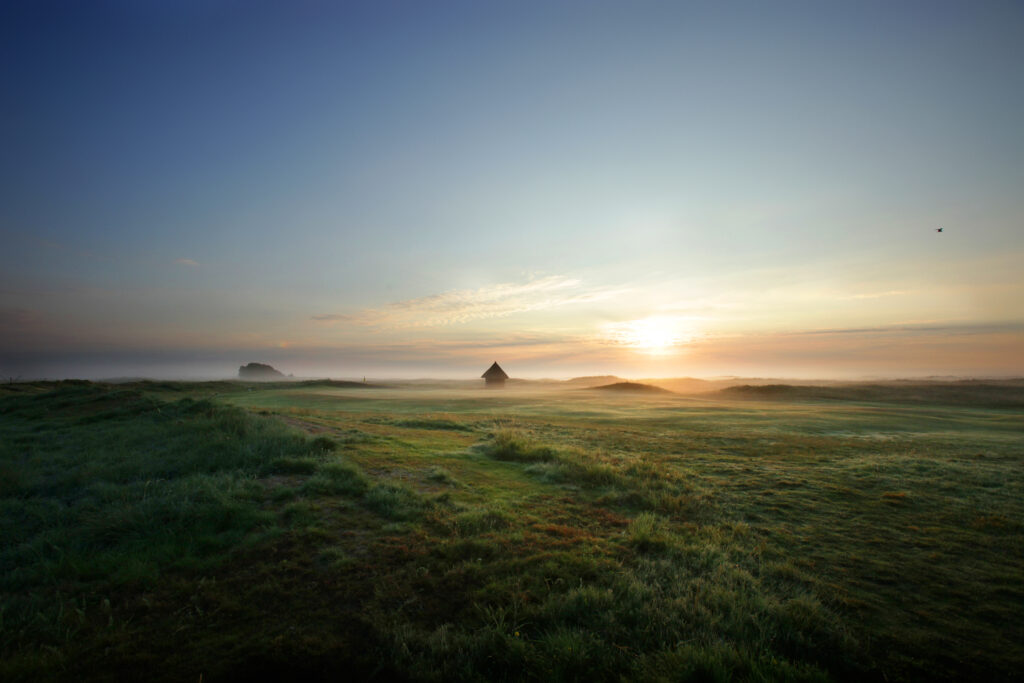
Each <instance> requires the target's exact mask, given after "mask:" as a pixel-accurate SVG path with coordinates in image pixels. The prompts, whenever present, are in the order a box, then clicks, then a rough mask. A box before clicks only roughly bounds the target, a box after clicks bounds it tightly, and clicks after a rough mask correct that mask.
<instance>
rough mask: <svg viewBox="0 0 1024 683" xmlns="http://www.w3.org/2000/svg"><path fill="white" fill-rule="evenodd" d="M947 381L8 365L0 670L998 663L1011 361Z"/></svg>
mask: <svg viewBox="0 0 1024 683" xmlns="http://www.w3.org/2000/svg"><path fill="white" fill-rule="evenodd" d="M950 387H951V385H939V384H936V385H934V386H932V387H931V388H929V386H928V385H924V384H922V385H920V386H916V387H915V388H914V393H913V396H911V395H910V393H908V392H904V393H902V394H901V393H900V392H901V391H903V390H902V389H901V390H898V391H896V390H894V391H895V393H893V394H891V395H888V394H886V393H885V392H883V391H880V390H875V389H871V390H868V389H864V388H859V389H845V390H844V389H843V388H836V389H834V390H830V391H831V392H832V393H830V394H828V396H827V397H824V398H823V397H821V396H820V395H817V396H816V395H814V394H813V392H810V393H807V392H805V393H804V394H800V393H799V392H797V393H796V394H794V393H793V391H788V390H787V391H788V393H787V394H786V396H783V397H782V398H778V397H775V398H772V397H765V396H754V397H751V396H749V395H742V396H737V395H736V393H735V392H715V393H708V394H702V395H691V396H685V395H679V394H670V393H665V394H662V393H651V394H636V393H629V394H612V393H607V392H599V391H594V390H587V389H580V388H577V387H574V386H570V385H568V384H565V383H558V382H548V383H544V382H523V383H521V384H518V385H515V384H514V385H511V386H509V387H508V388H507V389H503V390H485V389H483V388H470V387H468V386H465V385H462V384H458V383H447V384H446V383H434V384H431V383H421V384H398V383H395V384H386V385H380V386H340V385H338V383H330V382H301V383H299V382H296V383H284V382H282V383H274V384H253V383H239V382H207V383H178V382H161V383H155V382H137V383H132V384H121V385H107V384H93V383H88V382H62V383H42V382H40V383H26V384H12V385H7V386H5V387H4V388H3V390H2V393H0V475H2V477H0V505H2V511H3V512H2V518H0V575H2V577H3V578H2V583H0V648H2V650H0V654H2V663H0V678H3V679H4V680H47V679H52V680H115V679H123V678H140V677H145V678H148V679H150V680H198V678H199V677H200V675H202V677H203V678H202V680H204V681H215V680H237V679H246V678H255V677H260V678H262V677H268V676H269V677H276V678H279V679H285V680H287V679H288V678H303V679H324V680H337V679H338V678H342V679H344V678H345V677H346V676H351V677H352V678H353V679H354V680H364V679H373V680H432V681H449V680H527V679H528V680H578V681H592V680H638V681H639V680H644V681H647V680H722V681H726V680H879V681H883V680H884V681H900V680H904V681H910V680H922V681H923V680H954V679H965V678H972V679H975V680H982V679H987V680H1007V681H1008V680H1012V679H1014V678H1015V677H1016V676H1017V675H1018V673H1019V671H1020V670H1021V668H1022V667H1024V645H1022V643H1024V608H1022V606H1024V412H1022V410H1021V409H1020V407H1019V401H1020V398H1021V388H1020V386H1019V384H1016V383H1003V384H993V385H992V387H983V389H984V391H986V392H988V393H987V394H986V396H988V397H989V400H987V402H985V403H984V404H983V405H979V402H978V401H961V400H959V399H957V396H958V395H960V394H957V393H956V392H954V391H952V389H951V388H950ZM953 388H956V387H953ZM930 390H931V391H933V393H932V394H929V393H928V392H929V391H930ZM844 391H845V392H846V393H845V394H844V393H843V392H844ZM957 391H960V389H959V388H957ZM819 394H820V391H819ZM930 395H932V396H934V397H935V400H934V401H929V400H928V399H929V396H930ZM865 398H867V399H869V400H865ZM984 406H987V407H984Z"/></svg>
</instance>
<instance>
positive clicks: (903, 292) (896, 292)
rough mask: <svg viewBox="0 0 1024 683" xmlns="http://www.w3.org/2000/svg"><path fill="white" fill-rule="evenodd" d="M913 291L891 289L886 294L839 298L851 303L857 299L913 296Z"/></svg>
mask: <svg viewBox="0 0 1024 683" xmlns="http://www.w3.org/2000/svg"><path fill="white" fill-rule="evenodd" d="M914 293H915V290H912V289H893V290H889V291H888V292H871V293H867V294H851V295H850V296H841V297H839V299H840V300H842V301H853V300H857V299H881V298H883V297H888V296H904V295H906V294H914Z"/></svg>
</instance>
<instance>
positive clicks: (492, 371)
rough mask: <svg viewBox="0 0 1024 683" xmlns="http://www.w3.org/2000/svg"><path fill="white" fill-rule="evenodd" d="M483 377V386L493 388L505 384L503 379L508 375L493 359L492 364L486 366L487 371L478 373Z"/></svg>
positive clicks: (498, 387)
mask: <svg viewBox="0 0 1024 683" xmlns="http://www.w3.org/2000/svg"><path fill="white" fill-rule="evenodd" d="M480 376H481V377H483V379H484V386H488V387H491V388H493V389H500V388H501V387H503V386H505V380H507V379H508V375H506V374H505V371H504V370H502V369H501V366H500V365H498V361H494V364H493V365H492V366H491V367H489V368H487V372H485V373H484V374H482V375H480Z"/></svg>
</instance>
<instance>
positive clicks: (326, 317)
mask: <svg viewBox="0 0 1024 683" xmlns="http://www.w3.org/2000/svg"><path fill="white" fill-rule="evenodd" d="M309 319H310V320H316V321H317V322H322V323H336V322H340V321H342V320H352V316H350V315H342V314H341V313H324V314H323V315H311V316H310V317H309Z"/></svg>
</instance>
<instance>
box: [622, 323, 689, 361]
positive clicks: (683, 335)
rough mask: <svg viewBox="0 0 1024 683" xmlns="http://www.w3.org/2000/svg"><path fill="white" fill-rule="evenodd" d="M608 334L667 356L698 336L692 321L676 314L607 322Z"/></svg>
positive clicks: (628, 343)
mask: <svg viewBox="0 0 1024 683" xmlns="http://www.w3.org/2000/svg"><path fill="white" fill-rule="evenodd" d="M604 335H605V338H606V339H607V340H609V341H611V342H612V343H615V344H620V345H622V346H627V347H629V348H632V349H636V350H638V351H642V352H644V353H647V354H649V355H652V356H664V355H668V354H671V353H675V352H677V351H678V349H679V347H680V346H682V345H684V344H686V343H688V342H690V341H691V340H693V338H694V337H695V330H694V327H693V323H692V321H690V320H689V319H688V318H681V317H676V316H651V317H648V318H639V319H637V320H627V321H625V322H621V323H608V324H606V325H605V326H604Z"/></svg>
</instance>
